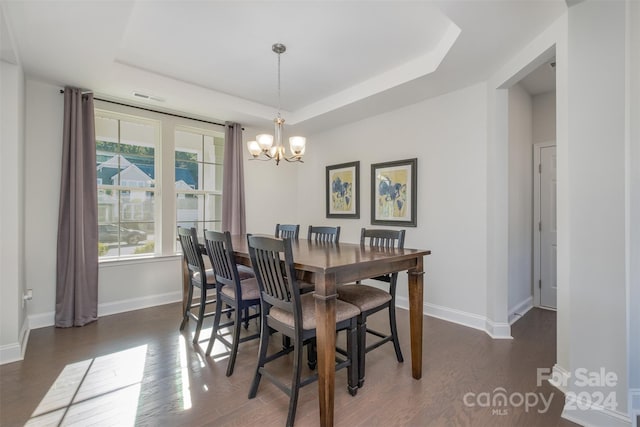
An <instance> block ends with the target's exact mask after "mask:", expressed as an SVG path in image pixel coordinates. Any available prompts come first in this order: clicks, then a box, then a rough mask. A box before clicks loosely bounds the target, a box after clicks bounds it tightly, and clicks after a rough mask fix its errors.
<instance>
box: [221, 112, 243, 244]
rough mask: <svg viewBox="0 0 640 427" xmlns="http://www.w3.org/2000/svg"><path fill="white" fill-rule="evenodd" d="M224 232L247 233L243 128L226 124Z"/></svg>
mask: <svg viewBox="0 0 640 427" xmlns="http://www.w3.org/2000/svg"><path fill="white" fill-rule="evenodd" d="M222 230H223V231H229V232H230V233H231V234H245V233H246V232H247V226H246V217H245V202H244V163H243V157H242V126H241V125H240V124H239V123H232V122H225V133H224V163H223V177H222Z"/></svg>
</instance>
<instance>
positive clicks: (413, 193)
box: [371, 159, 418, 227]
mask: <svg viewBox="0 0 640 427" xmlns="http://www.w3.org/2000/svg"><path fill="white" fill-rule="evenodd" d="M417 176H418V159H408V160H398V161H395V162H385V163H376V164H372V165H371V224H380V225H394V226H405V227H416V226H417V215H416V214H417V210H418V209H417V208H418V204H417V201H416V197H417V187H416V185H417Z"/></svg>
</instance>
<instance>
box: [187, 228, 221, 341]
mask: <svg viewBox="0 0 640 427" xmlns="http://www.w3.org/2000/svg"><path fill="white" fill-rule="evenodd" d="M178 239H179V240H180V246H182V255H183V256H184V258H185V261H186V263H187V268H188V270H189V292H188V295H187V302H186V304H185V310H184V313H183V315H182V323H180V330H181V331H182V330H183V329H184V327H185V326H186V324H187V322H188V321H189V318H190V317H191V318H193V319H194V320H195V321H196V331H195V334H194V335H193V343H194V344H196V343H197V342H198V338H199V337H200V330H201V329H202V323H203V322H204V319H205V318H207V317H211V316H213V315H214V314H215V312H208V313H206V306H207V305H210V304H215V303H216V300H215V299H210V300H207V291H210V290H214V289H215V286H216V285H215V278H214V274H213V270H212V269H208V270H206V269H205V267H204V262H203V260H202V251H201V249H200V245H199V243H198V236H197V232H196V229H195V228H186V227H178ZM195 288H198V289H200V300H199V301H198V303H195V304H194V303H193V291H194V289H195ZM194 308H197V309H198V314H194V313H193V311H192V310H193V309H194Z"/></svg>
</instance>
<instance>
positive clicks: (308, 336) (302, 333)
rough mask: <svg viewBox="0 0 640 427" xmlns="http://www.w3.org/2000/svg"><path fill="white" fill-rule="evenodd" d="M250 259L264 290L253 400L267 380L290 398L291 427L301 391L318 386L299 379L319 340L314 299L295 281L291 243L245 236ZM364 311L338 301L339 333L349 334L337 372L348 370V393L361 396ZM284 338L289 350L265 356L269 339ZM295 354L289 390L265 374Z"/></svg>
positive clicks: (251, 396)
mask: <svg viewBox="0 0 640 427" xmlns="http://www.w3.org/2000/svg"><path fill="white" fill-rule="evenodd" d="M247 240H248V249H249V256H250V258H251V264H252V265H253V269H254V271H255V275H256V279H257V281H258V286H259V288H260V301H261V304H262V308H261V310H260V313H261V321H260V349H259V351H258V364H257V367H256V371H255V375H254V378H253V382H252V383H251V389H250V390H249V399H253V398H254V397H256V394H257V391H258V386H259V385H260V379H261V378H262V376H265V377H266V378H267V379H268V380H270V381H271V382H273V383H274V384H275V385H276V386H277V387H278V388H279V389H281V390H282V391H284V392H285V393H286V394H287V395H288V396H289V411H288V415H287V424H286V425H287V426H291V425H293V422H294V419H295V415H296V406H297V402H298V394H299V390H300V388H301V387H303V386H305V385H308V384H310V383H312V382H313V381H315V380H317V378H318V375H317V373H315V374H314V375H311V376H310V377H307V378H302V379H301V370H302V349H303V345H304V344H305V343H310V344H313V343H314V342H315V338H316V316H315V299H314V297H313V295H312V294H300V289H299V287H298V281H297V279H296V274H295V268H294V260H293V254H292V249H291V239H289V238H285V239H275V238H272V237H266V236H252V235H248V236H247ZM359 314H360V310H358V308H357V307H355V306H353V305H351V304H348V303H346V302H343V301H336V331H342V330H346V331H347V351H346V353H347V355H346V358H343V357H342V355H339V354H337V355H336V362H337V363H336V369H341V368H344V367H346V368H347V376H348V390H349V393H350V394H351V395H355V394H356V393H357V391H358V385H357V382H358V379H357V372H358V370H357V348H356V345H357V332H356V328H357V320H356V319H357V316H358V315H359ZM273 332H280V333H281V334H282V335H284V336H287V337H289V338H290V339H291V340H292V341H293V345H292V346H291V347H287V348H283V349H282V350H280V351H278V352H277V353H273V354H270V355H267V350H268V348H269V337H270V336H271V334H272V333H273ZM291 351H293V353H294V356H293V375H292V380H291V384H290V385H288V384H285V383H283V382H282V381H280V380H279V379H278V378H277V376H276V375H274V374H273V373H272V372H270V371H269V370H267V368H266V365H267V364H268V363H270V362H272V361H274V360H276V359H278V358H280V357H282V356H285V355H287V354H288V353H290V352H291Z"/></svg>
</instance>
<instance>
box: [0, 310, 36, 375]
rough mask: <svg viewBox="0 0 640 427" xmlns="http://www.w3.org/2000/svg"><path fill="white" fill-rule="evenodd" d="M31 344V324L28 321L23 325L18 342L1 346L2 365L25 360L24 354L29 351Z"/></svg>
mask: <svg viewBox="0 0 640 427" xmlns="http://www.w3.org/2000/svg"><path fill="white" fill-rule="evenodd" d="M28 342H29V324H28V320H27V319H25V321H24V322H23V323H22V329H21V330H20V335H19V336H18V341H17V342H15V343H11V344H5V345H3V346H0V365H4V364H6V363H12V362H18V361H20V360H22V359H24V352H25V351H26V350H27V343H28Z"/></svg>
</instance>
